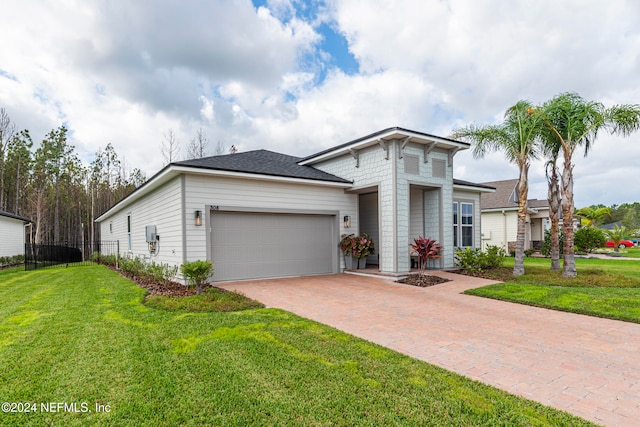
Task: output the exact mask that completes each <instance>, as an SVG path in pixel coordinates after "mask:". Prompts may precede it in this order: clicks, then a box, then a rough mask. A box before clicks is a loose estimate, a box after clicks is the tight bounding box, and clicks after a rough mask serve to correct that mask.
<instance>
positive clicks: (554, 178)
mask: <svg viewBox="0 0 640 427" xmlns="http://www.w3.org/2000/svg"><path fill="white" fill-rule="evenodd" d="M557 162H558V153H557V152H556V154H555V156H553V157H552V158H550V159H549V160H548V161H547V165H546V174H547V181H548V184H549V190H548V193H547V201H548V202H549V221H551V271H560V202H561V200H560V184H559V177H558V166H557Z"/></svg>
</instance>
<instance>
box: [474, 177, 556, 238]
mask: <svg viewBox="0 0 640 427" xmlns="http://www.w3.org/2000/svg"><path fill="white" fill-rule="evenodd" d="M483 185H486V186H490V187H494V188H495V189H496V191H495V192H494V193H484V194H482V198H481V206H482V247H483V249H484V248H486V247H487V246H489V245H495V246H500V247H503V248H505V249H507V250H510V251H511V250H515V244H516V238H517V233H518V180H517V179H508V180H505V181H492V182H484V183H483ZM550 226H551V223H550V221H549V202H547V200H538V199H529V200H528V211H527V222H526V226H525V249H538V250H539V249H540V246H541V244H542V241H543V240H544V233H545V230H546V229H548V228H550Z"/></svg>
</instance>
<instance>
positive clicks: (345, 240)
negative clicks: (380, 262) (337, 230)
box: [339, 234, 357, 270]
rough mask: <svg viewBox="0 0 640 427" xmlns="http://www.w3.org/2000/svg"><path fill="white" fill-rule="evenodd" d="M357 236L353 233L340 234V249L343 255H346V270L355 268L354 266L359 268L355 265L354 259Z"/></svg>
mask: <svg viewBox="0 0 640 427" xmlns="http://www.w3.org/2000/svg"><path fill="white" fill-rule="evenodd" d="M355 243H356V236H354V235H353V234H343V235H342V236H340V244H339V246H340V250H341V251H342V255H343V256H344V268H345V270H353V269H354V267H355V268H357V265H355V266H354V259H353V248H354V247H355Z"/></svg>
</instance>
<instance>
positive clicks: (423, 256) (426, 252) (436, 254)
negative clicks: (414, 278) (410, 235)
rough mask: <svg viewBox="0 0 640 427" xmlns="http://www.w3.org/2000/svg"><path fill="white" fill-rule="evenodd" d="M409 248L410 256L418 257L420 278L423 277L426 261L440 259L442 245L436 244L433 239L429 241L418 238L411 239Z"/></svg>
mask: <svg viewBox="0 0 640 427" xmlns="http://www.w3.org/2000/svg"><path fill="white" fill-rule="evenodd" d="M409 246H411V254H412V255H418V263H419V264H420V277H421V278H423V277H424V275H425V270H426V269H427V261H428V260H430V259H436V258H442V257H441V256H440V251H441V250H442V245H439V244H438V242H436V241H435V240H433V239H429V238H428V237H427V238H425V237H422V236H420V237H418V238H417V239H413V243H409Z"/></svg>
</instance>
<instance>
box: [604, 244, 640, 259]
mask: <svg viewBox="0 0 640 427" xmlns="http://www.w3.org/2000/svg"><path fill="white" fill-rule="evenodd" d="M594 253H598V254H603V255H609V256H613V257H622V258H640V247H638V246H634V247H632V248H626V249H618V252H615V251H614V250H613V249H612V248H601V249H597V250H595V251H594Z"/></svg>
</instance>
